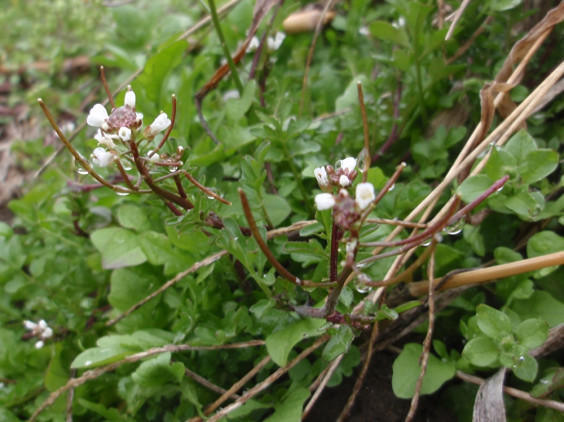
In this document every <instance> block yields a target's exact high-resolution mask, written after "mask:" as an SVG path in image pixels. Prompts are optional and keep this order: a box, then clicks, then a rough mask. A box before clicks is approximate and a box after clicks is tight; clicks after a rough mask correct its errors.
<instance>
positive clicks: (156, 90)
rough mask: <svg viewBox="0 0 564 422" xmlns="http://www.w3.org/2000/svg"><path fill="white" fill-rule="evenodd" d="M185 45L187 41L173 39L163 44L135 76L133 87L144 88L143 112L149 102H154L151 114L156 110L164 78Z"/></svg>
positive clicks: (177, 60) (177, 61)
mask: <svg viewBox="0 0 564 422" xmlns="http://www.w3.org/2000/svg"><path fill="white" fill-rule="evenodd" d="M187 47H188V43H187V42H186V41H185V40H180V41H174V42H172V43H168V44H165V45H164V46H163V47H162V48H161V50H160V51H159V52H158V53H157V54H154V55H153V56H151V57H150V58H149V60H147V64H146V65H145V68H144V70H143V73H141V74H140V75H139V76H138V77H137V78H136V83H135V84H134V88H135V86H136V85H137V84H139V85H140V86H141V87H143V89H144V92H145V96H146V100H147V104H145V103H144V104H143V112H144V113H147V111H148V110H147V108H148V107H149V106H150V104H151V103H152V104H154V106H153V108H154V109H153V110H150V111H151V112H152V114H153V113H154V114H156V113H157V112H158V104H159V100H160V96H161V90H162V87H163V84H164V81H165V78H166V77H167V76H168V74H169V73H170V72H171V70H172V69H174V67H176V65H177V64H178V63H180V60H181V59H182V53H183V52H184V51H186V48H187ZM139 94H140V93H138V96H139ZM139 100H142V98H138V101H139Z"/></svg>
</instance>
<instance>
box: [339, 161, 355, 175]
mask: <svg viewBox="0 0 564 422" xmlns="http://www.w3.org/2000/svg"><path fill="white" fill-rule="evenodd" d="M338 167H341V168H342V169H343V170H348V171H349V173H350V172H351V171H353V170H354V169H355V168H356V158H354V157H347V158H345V159H344V160H339V161H337V168H338Z"/></svg>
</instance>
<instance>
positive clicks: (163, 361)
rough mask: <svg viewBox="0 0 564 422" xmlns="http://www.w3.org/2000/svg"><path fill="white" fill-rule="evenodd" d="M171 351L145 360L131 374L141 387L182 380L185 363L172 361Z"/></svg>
mask: <svg viewBox="0 0 564 422" xmlns="http://www.w3.org/2000/svg"><path fill="white" fill-rule="evenodd" d="M170 356H171V353H170V352H166V353H161V354H159V355H157V356H155V357H153V358H151V359H149V360H146V361H145V362H143V363H142V364H141V365H139V367H138V368H137V370H136V371H135V372H134V373H133V374H131V378H132V379H133V381H135V383H136V384H138V385H140V386H141V387H160V386H161V385H163V384H166V383H167V382H176V383H178V382H180V380H182V377H183V376H184V369H185V368H184V364H182V363H181V362H175V363H173V364H172V365H171V363H170Z"/></svg>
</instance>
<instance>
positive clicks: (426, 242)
mask: <svg viewBox="0 0 564 422" xmlns="http://www.w3.org/2000/svg"><path fill="white" fill-rule="evenodd" d="M430 244H431V239H427V240H426V241H425V242H423V243H422V244H421V246H425V247H427V246H429V245H430Z"/></svg>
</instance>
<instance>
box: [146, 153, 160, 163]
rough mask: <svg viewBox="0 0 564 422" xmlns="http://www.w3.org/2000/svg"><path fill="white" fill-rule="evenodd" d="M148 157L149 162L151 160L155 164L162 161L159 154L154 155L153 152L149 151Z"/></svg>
mask: <svg viewBox="0 0 564 422" xmlns="http://www.w3.org/2000/svg"><path fill="white" fill-rule="evenodd" d="M151 154H152V155H151ZM147 156H148V157H149V160H151V161H152V162H153V163H154V162H156V161H159V160H160V159H161V156H160V155H159V154H157V153H154V154H153V150H151V151H149V152H148V153H147Z"/></svg>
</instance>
